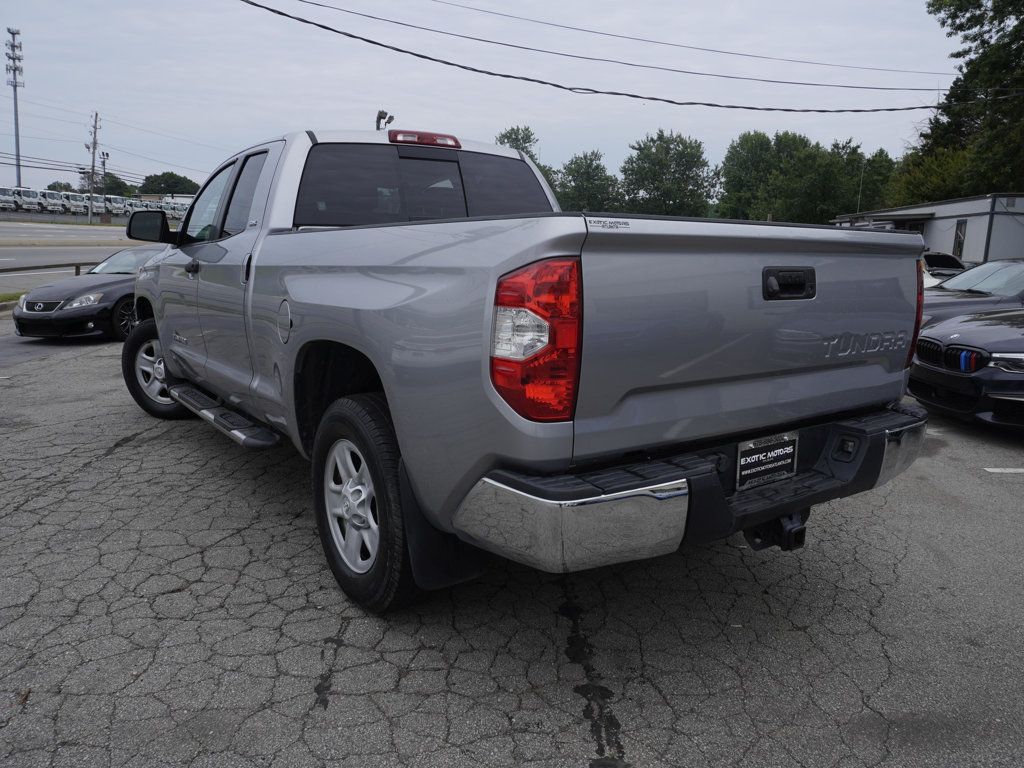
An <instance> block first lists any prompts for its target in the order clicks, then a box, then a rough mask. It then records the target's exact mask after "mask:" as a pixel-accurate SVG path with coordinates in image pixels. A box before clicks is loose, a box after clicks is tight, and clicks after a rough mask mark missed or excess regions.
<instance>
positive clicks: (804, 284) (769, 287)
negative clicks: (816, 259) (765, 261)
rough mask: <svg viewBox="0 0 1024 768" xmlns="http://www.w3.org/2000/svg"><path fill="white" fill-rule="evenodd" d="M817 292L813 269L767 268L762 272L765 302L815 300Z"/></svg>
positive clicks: (762, 289)
mask: <svg viewBox="0 0 1024 768" xmlns="http://www.w3.org/2000/svg"><path fill="white" fill-rule="evenodd" d="M816 292H817V284H816V281H815V279H814V268H813V267H765V268H764V270H763V271H762V272H761V294H762V296H764V299H765V301H785V300H792V299H813V298H814V295H815V293H816Z"/></svg>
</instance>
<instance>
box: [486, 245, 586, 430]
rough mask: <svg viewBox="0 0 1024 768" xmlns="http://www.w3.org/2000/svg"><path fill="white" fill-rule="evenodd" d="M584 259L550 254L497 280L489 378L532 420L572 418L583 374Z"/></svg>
mask: <svg viewBox="0 0 1024 768" xmlns="http://www.w3.org/2000/svg"><path fill="white" fill-rule="evenodd" d="M582 288H583V286H582V284H581V275H580V260H579V259H575V258H564V259H563V258H559V259H547V260H545V261H538V262H535V263H534V264H530V265H528V266H526V267H523V268H522V269H518V270H516V271H515V272H510V273H509V274H507V275H505V276H504V277H502V278H500V279H499V280H498V288H497V291H496V292H495V297H494V327H493V330H492V335H491V382H492V383H493V384H494V388H495V389H496V390H497V391H498V394H500V395H501V396H502V398H503V399H504V400H505V402H506V403H508V404H509V405H510V406H512V408H513V410H515V412H516V413H518V414H519V415H520V416H523V417H524V418H527V419H530V420H532V421H569V420H571V419H572V417H573V411H574V410H575V408H576V390H577V386H578V384H579V376H580V343H581V341H582V330H583V302H582Z"/></svg>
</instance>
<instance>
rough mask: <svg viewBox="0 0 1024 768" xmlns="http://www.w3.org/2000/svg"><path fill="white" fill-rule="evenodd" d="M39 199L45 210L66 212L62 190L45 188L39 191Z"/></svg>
mask: <svg viewBox="0 0 1024 768" xmlns="http://www.w3.org/2000/svg"><path fill="white" fill-rule="evenodd" d="M39 200H40V202H41V203H42V205H43V210H45V211H49V212H50V213H64V195H63V193H62V192H54V191H53V190H49V189H47V190H43V191H42V192H40V193H39Z"/></svg>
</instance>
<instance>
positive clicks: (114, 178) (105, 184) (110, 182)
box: [97, 171, 135, 197]
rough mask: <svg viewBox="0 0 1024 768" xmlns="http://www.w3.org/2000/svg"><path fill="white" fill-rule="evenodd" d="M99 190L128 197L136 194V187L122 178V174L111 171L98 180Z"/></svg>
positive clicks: (106, 193) (107, 193)
mask: <svg viewBox="0 0 1024 768" xmlns="http://www.w3.org/2000/svg"><path fill="white" fill-rule="evenodd" d="M97 183H98V185H99V186H98V190H99V191H102V192H103V194H105V195H119V196H121V197H126V196H130V195H133V194H135V187H133V186H132V185H131V184H129V183H128V182H127V181H125V180H124V179H122V178H121V177H120V176H118V175H117V174H114V173H110V172H109V171H108V172H107V173H106V174H104V175H103V177H102V178H101V179H98V180H97Z"/></svg>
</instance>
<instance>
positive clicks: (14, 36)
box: [6, 27, 25, 187]
mask: <svg viewBox="0 0 1024 768" xmlns="http://www.w3.org/2000/svg"><path fill="white" fill-rule="evenodd" d="M7 34H9V35H10V36H11V39H10V40H8V41H7V54H6V56H7V62H8V63H7V72H8V74H9V75H10V76H11V79H10V80H8V81H7V84H8V85H9V86H11V88H13V89H14V169H15V171H14V172H15V176H16V178H17V183H16V186H19V187H20V186H21V134H20V132H19V130H18V88H24V87H25V83H24V82H22V81H20V80H18V75H20V74H23V73H24V70H23V69H22V67H21V59H22V56H21V43H19V42H18V35H20V34H21V31H20V30H17V29H13V28H11V27H8V28H7Z"/></svg>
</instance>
